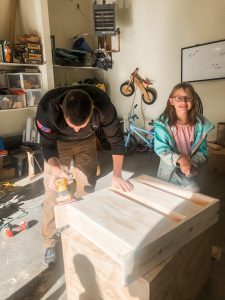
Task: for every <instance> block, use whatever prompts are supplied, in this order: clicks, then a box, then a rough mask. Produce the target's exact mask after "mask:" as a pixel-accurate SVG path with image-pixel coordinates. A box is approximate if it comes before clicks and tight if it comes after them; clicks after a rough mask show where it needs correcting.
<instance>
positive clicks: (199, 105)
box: [195, 92, 203, 115]
mask: <svg viewBox="0 0 225 300" xmlns="http://www.w3.org/2000/svg"><path fill="white" fill-rule="evenodd" d="M195 95H196V111H197V112H198V113H199V114H201V115H203V105H202V100H201V98H200V97H199V95H198V93H196V92H195Z"/></svg>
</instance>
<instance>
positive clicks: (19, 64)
mask: <svg viewBox="0 0 225 300" xmlns="http://www.w3.org/2000/svg"><path fill="white" fill-rule="evenodd" d="M43 65H44V64H23V63H5V62H0V66H7V67H39V66H43Z"/></svg>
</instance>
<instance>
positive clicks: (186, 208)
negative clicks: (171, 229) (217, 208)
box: [119, 180, 202, 221]
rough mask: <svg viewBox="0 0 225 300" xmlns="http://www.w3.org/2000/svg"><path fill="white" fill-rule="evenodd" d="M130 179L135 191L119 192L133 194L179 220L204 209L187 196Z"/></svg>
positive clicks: (141, 200)
mask: <svg viewBox="0 0 225 300" xmlns="http://www.w3.org/2000/svg"><path fill="white" fill-rule="evenodd" d="M130 181H131V183H132V184H133V185H134V190H133V192H128V193H127V192H126V193H125V192H122V191H119V193H121V194H123V195H124V196H125V195H126V196H131V198H133V199H136V200H137V201H139V202H140V203H144V204H146V205H148V206H151V207H155V208H156V209H157V210H159V211H160V210H161V211H162V212H164V213H165V214H167V215H170V216H171V217H172V218H173V217H174V219H177V220H178V221H179V219H180V220H183V219H185V218H186V217H187V216H188V217H189V216H191V215H193V214H194V213H196V212H198V211H200V210H201V209H202V207H201V206H200V205H198V204H195V203H190V201H189V200H187V199H186V198H183V197H180V196H176V195H173V194H169V193H168V192H166V191H162V190H159V189H156V188H155V187H153V186H150V185H144V184H142V183H140V182H139V181H137V180H130ZM171 214H172V215H171Z"/></svg>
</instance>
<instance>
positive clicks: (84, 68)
mask: <svg viewBox="0 0 225 300" xmlns="http://www.w3.org/2000/svg"><path fill="white" fill-rule="evenodd" d="M53 67H54V68H57V69H60V68H61V69H77V70H82V69H83V70H101V69H99V68H96V67H75V66H61V65H53Z"/></svg>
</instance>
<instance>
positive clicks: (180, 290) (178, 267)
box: [62, 228, 212, 300]
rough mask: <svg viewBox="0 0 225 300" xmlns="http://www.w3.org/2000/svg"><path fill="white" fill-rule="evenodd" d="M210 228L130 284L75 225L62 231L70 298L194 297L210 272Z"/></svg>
mask: <svg viewBox="0 0 225 300" xmlns="http://www.w3.org/2000/svg"><path fill="white" fill-rule="evenodd" d="M211 236H212V230H211V229H208V230H207V231H205V232H204V233H202V234H200V235H199V236H198V237H197V238H195V239H193V240H192V241H191V242H190V243H188V244H187V245H185V246H184V247H182V248H181V249H180V250H179V251H177V252H176V254H174V255H172V256H170V257H169V258H167V259H166V260H164V261H163V262H162V263H161V264H159V265H158V266H156V267H155V268H154V269H153V270H151V271H149V272H147V273H146V274H144V275H143V276H142V277H141V278H139V279H137V280H135V281H134V282H132V283H131V284H130V285H128V286H126V287H124V286H123V285H122V284H121V280H120V278H121V272H122V270H121V266H120V265H119V264H117V263H116V262H115V261H114V260H112V259H111V258H110V257H109V256H107V255H106V254H105V253H104V252H103V251H102V250H101V249H99V248H98V247H96V246H95V245H94V244H93V243H91V242H90V241H89V240H87V239H86V238H84V237H83V236H82V235H81V234H80V233H78V232H77V231H76V230H75V229H74V228H69V229H67V230H65V231H64V232H63V233H62V244H63V254H64V266H65V276H66V290H67V299H68V300H78V299H79V300H81V299H82V300H103V299H104V300H194V299H195V298H196V297H197V296H198V294H199V293H200V291H201V289H202V288H203V287H204V285H205V283H206V281H207V279H208V278H209V274H210V264H211V260H210V254H211Z"/></svg>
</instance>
